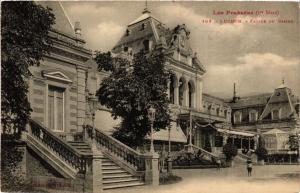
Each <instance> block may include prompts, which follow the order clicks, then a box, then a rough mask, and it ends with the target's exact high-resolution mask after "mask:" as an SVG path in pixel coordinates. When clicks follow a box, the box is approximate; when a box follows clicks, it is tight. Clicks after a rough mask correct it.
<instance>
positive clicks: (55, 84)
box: [29, 2, 92, 137]
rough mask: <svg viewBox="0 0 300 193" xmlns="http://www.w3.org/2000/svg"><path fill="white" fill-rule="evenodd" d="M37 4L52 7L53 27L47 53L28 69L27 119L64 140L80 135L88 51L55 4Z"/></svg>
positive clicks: (77, 31) (89, 52)
mask: <svg viewBox="0 0 300 193" xmlns="http://www.w3.org/2000/svg"><path fill="white" fill-rule="evenodd" d="M38 3H39V4H41V5H43V6H45V7H46V6H48V7H50V8H52V10H53V13H54V14H55V17H56V24H55V25H54V26H53V29H52V30H51V31H50V32H49V35H50V37H51V38H52V39H53V47H52V49H51V52H50V54H48V55H45V56H44V58H43V60H42V61H41V64H40V66H33V67H31V69H30V70H31V72H32V74H33V76H32V78H31V79H30V80H29V99H30V104H31V108H32V109H33V112H32V114H31V117H32V118H33V119H35V120H37V121H39V122H41V123H43V124H44V125H45V126H47V127H48V128H51V129H52V130H54V131H55V132H58V133H60V134H61V135H63V136H65V137H66V136H67V134H68V133H74V132H81V131H82V125H83V124H84V121H85V118H86V89H87V86H86V85H87V83H86V81H87V71H88V69H89V66H88V65H86V62H87V61H88V60H89V59H91V56H92V52H91V50H88V49H86V48H85V41H84V40H83V39H81V32H80V30H81V29H80V27H79V26H78V23H77V24H76V27H75V28H74V26H73V25H72V23H70V21H69V20H68V17H67V16H66V15H65V12H64V9H63V7H62V5H61V4H60V3H59V2H38ZM75 29H76V30H75Z"/></svg>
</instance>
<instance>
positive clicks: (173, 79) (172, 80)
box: [170, 74, 176, 104]
mask: <svg viewBox="0 0 300 193" xmlns="http://www.w3.org/2000/svg"><path fill="white" fill-rule="evenodd" d="M175 84H176V77H175V75H174V74H172V75H171V77H170V102H171V103H172V104H174V103H175Z"/></svg>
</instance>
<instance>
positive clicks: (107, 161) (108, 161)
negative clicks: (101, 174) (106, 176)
mask: <svg viewBox="0 0 300 193" xmlns="http://www.w3.org/2000/svg"><path fill="white" fill-rule="evenodd" d="M102 163H111V164H115V163H114V162H113V161H111V160H105V159H102Z"/></svg>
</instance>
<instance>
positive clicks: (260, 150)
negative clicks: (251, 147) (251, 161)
mask: <svg viewBox="0 0 300 193" xmlns="http://www.w3.org/2000/svg"><path fill="white" fill-rule="evenodd" d="M255 154H256V155H257V159H258V160H263V159H265V158H266V157H267V155H268V151H267V150H266V148H264V147H259V148H257V149H256V150H255Z"/></svg>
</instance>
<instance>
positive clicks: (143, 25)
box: [141, 23, 146, 31]
mask: <svg viewBox="0 0 300 193" xmlns="http://www.w3.org/2000/svg"><path fill="white" fill-rule="evenodd" d="M145 28H146V24H144V23H142V25H141V31H142V30H144V29H145Z"/></svg>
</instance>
